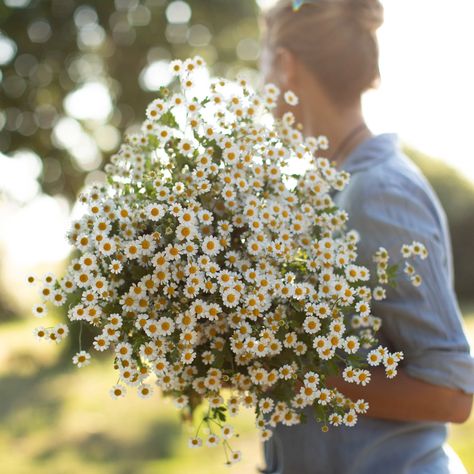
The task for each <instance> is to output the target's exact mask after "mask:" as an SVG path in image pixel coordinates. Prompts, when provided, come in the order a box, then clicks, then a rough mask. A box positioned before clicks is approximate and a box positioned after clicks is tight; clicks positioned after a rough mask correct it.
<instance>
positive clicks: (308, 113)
mask: <svg viewBox="0 0 474 474" xmlns="http://www.w3.org/2000/svg"><path fill="white" fill-rule="evenodd" d="M302 112H303V117H302V118H303V130H304V133H305V134H307V135H312V136H318V135H324V136H326V137H327V138H328V141H329V148H328V150H327V151H325V155H326V157H327V158H329V159H331V160H333V161H334V162H335V164H336V166H337V167H340V166H341V165H342V163H343V162H344V161H345V160H346V158H347V157H348V156H349V155H350V153H351V152H352V150H354V149H355V148H356V147H357V146H358V145H359V144H360V143H362V142H363V141H365V140H366V139H368V138H370V137H371V136H373V134H372V132H371V131H370V129H369V128H368V127H367V125H366V123H365V120H364V117H363V115H362V107H361V104H360V102H359V103H357V104H355V105H353V106H351V107H347V108H344V109H340V108H335V107H334V106H333V105H332V104H321V101H319V104H318V107H317V108H316V107H311V106H308V107H307V108H304V109H303V110H302Z"/></svg>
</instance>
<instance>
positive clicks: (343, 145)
mask: <svg viewBox="0 0 474 474" xmlns="http://www.w3.org/2000/svg"><path fill="white" fill-rule="evenodd" d="M365 127H366V125H365V122H362V123H360V124H359V125H357V126H356V127H354V128H353V129H352V130H351V131H350V132H349V133H348V134H347V135H346V136H345V137H344V139H343V140H342V141H341V143H340V144H339V146H338V147H337V148H336V151H335V152H334V153H333V154H332V156H331V158H330V161H334V160H335V159H336V158H337V157H338V155H340V153H341V152H342V151H344V149H345V148H346V146H347V144H348V143H349V142H350V141H351V140H352V139H353V138H354V137H355V136H356V135H357V134H358V133H359V132H361V131H362V130H363V129H364V128H365Z"/></svg>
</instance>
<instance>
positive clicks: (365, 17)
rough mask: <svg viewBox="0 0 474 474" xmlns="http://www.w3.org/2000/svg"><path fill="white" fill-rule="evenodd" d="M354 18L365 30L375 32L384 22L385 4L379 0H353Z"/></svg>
mask: <svg viewBox="0 0 474 474" xmlns="http://www.w3.org/2000/svg"><path fill="white" fill-rule="evenodd" d="M350 3H351V9H352V14H353V15H354V19H355V20H356V21H357V23H358V24H359V25H360V26H361V28H363V29H364V30H367V31H369V32H370V33H375V32H376V31H377V29H378V28H379V27H380V26H381V25H382V23H383V6H382V4H381V3H380V1H379V0H351V1H350Z"/></svg>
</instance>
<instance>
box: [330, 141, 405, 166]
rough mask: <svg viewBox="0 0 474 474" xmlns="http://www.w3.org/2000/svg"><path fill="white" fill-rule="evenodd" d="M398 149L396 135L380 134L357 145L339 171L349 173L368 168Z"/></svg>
mask: <svg viewBox="0 0 474 474" xmlns="http://www.w3.org/2000/svg"><path fill="white" fill-rule="evenodd" d="M399 148H400V141H399V138H398V134H396V133H381V134H380V135H374V136H372V137H369V138H367V139H366V140H364V141H363V142H361V143H359V144H358V145H357V146H356V147H355V148H354V149H353V150H352V151H351V152H350V153H349V155H348V156H347V157H346V159H345V160H344V161H343V162H342V164H341V166H340V167H339V168H338V169H339V170H345V171H348V172H349V173H351V174H352V173H355V172H357V171H360V170H363V169H365V168H369V167H370V166H373V165H375V164H376V163H380V162H381V161H384V160H386V159H388V158H390V156H392V155H393V153H394V152H395V151H397V150H398V149H399Z"/></svg>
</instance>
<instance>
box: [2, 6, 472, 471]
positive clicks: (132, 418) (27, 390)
mask: <svg viewBox="0 0 474 474" xmlns="http://www.w3.org/2000/svg"><path fill="white" fill-rule="evenodd" d="M271 3H272V0H258V1H255V0H239V1H236V0H187V1H181V0H173V1H168V0H109V1H103V0H102V1H99V0H95V1H93V0H89V1H85V0H36V1H35V0H1V1H0V466H1V469H0V470H1V472H2V473H5V474H18V473H28V474H42V473H45V474H46V473H47V474H59V473H67V474H75V473H79V472H81V473H87V474H95V473H100V474H105V473H114V474H128V473H139V474H145V473H154V474H177V473H180V474H181V473H188V472H192V473H193V474H201V473H206V474H214V473H216V474H217V473H220V472H223V471H224V468H225V466H223V461H224V455H223V452H222V451H221V450H219V449H218V450H212V449H209V448H203V449H202V450H200V451H194V450H193V451H191V450H188V448H187V446H186V443H187V434H188V432H187V431H186V429H184V428H181V427H180V425H179V420H178V415H177V412H176V410H175V409H174V407H172V406H171V405H170V404H169V403H168V402H166V401H163V400H160V399H159V397H158V396H155V397H154V398H152V399H151V400H141V399H138V398H137V397H136V396H135V395H134V394H129V395H128V396H127V397H126V398H125V399H122V400H118V401H112V400H111V399H110V398H109V395H108V389H109V387H110V386H111V385H112V384H113V383H115V373H114V371H113V369H112V367H111V361H110V359H108V358H107V357H102V358H99V359H97V358H96V359H95V360H94V363H93V364H92V365H91V366H89V367H88V368H87V369H82V370H77V369H75V368H74V367H73V366H72V363H71V359H70V357H71V354H72V353H74V352H75V350H76V349H77V348H76V346H75V344H76V339H77V338H74V337H71V338H69V339H68V343H63V344H62V345H60V346H52V345H43V344H39V343H36V342H35V340H34V338H33V336H32V330H33V328H34V327H36V326H38V325H39V324H40V322H39V320H38V319H36V318H34V317H33V316H32V314H31V309H30V308H31V305H32V304H33V303H34V302H36V301H37V294H36V292H35V291H34V290H32V289H31V288H29V287H27V285H26V284H25V276H26V275H27V274H28V273H30V272H33V273H36V274H40V275H41V274H42V273H44V272H47V271H55V272H57V273H59V274H60V273H61V271H62V269H63V268H64V266H65V264H66V261H67V256H68V251H69V247H68V245H67V243H66V241H65V237H64V234H65V231H66V229H67V227H68V222H69V219H70V216H71V213H72V212H73V210H74V200H75V196H76V195H77V193H78V191H79V190H80V189H81V187H82V186H84V184H89V183H92V182H100V181H102V180H103V179H104V174H103V172H102V171H101V170H102V169H103V165H104V164H105V163H106V162H107V160H108V159H109V158H110V156H111V154H113V153H114V151H115V150H116V149H117V147H118V145H119V144H120V141H121V137H122V135H123V133H124V132H128V131H132V130H133V129H134V128H136V127H137V125H138V124H139V123H140V122H141V121H142V120H143V119H144V111H145V107H146V105H147V104H148V103H149V102H151V100H153V99H154V98H155V95H154V93H155V91H156V90H157V89H158V88H159V87H160V86H162V85H166V84H168V83H169V82H170V80H171V78H170V76H169V73H168V69H167V66H168V63H169V61H170V60H171V59H173V58H186V57H188V56H190V55H194V54H200V55H201V56H203V57H204V58H205V60H206V61H207V63H208V65H209V66H210V68H211V70H212V72H213V73H214V74H218V75H224V76H227V77H235V75H236V74H237V73H241V74H244V75H245V76H246V77H247V78H248V79H249V80H250V81H251V82H252V83H254V84H257V83H258V81H259V77H258V72H257V70H256V67H257V60H258V57H259V52H260V51H259V32H258V22H257V17H258V13H259V9H260V8H261V7H265V6H268V5H270V4H271ZM384 6H385V12H386V21H385V24H384V26H383V27H382V28H381V29H380V31H379V39H380V49H381V72H382V84H381V87H380V88H379V89H378V90H376V91H371V92H369V93H367V95H366V97H365V98H364V108H365V111H366V114H367V117H368V121H369V125H370V126H371V128H372V129H373V130H374V132H383V131H396V132H398V133H399V134H400V137H401V138H402V140H403V143H404V146H405V149H406V152H407V153H408V154H409V155H410V156H411V157H412V158H413V159H414V160H415V162H416V163H418V165H419V166H420V167H421V168H422V170H423V171H424V172H425V174H426V175H427V177H428V178H429V180H430V181H431V183H432V185H433V186H434V188H435V190H436V192H437V194H438V196H439V197H440V199H441V201H442V203H443V205H444V208H445V209H446V212H447V214H448V218H449V223H450V229H451V234H452V242H453V252H454V263H455V271H456V279H455V281H456V291H457V294H458V297H459V302H460V305H461V308H462V312H463V315H464V322H465V327H466V331H467V332H468V334H469V337H470V338H471V341H472V340H473V338H474V288H473V281H474V265H473V263H474V245H473V235H474V148H473V146H472V139H471V137H472V131H471V126H472V118H471V114H472V111H473V110H474V91H473V87H472V84H474V65H473V63H472V61H470V60H468V58H469V57H471V56H472V45H474V30H473V29H472V28H471V22H472V18H473V17H474V4H473V3H472V1H471V0H449V1H448V0H397V1H394V0H391V1H390V0H386V1H385V2H384ZM468 127H469V128H468ZM61 317H62V315H61V314H57V313H53V314H52V315H49V316H48V319H49V321H48V325H52V324H54V323H55V322H57V321H60V320H61ZM41 323H42V322H41ZM238 428H239V431H240V433H241V436H240V438H239V439H238V440H237V442H235V443H234V445H235V446H236V447H238V448H239V449H242V450H243V452H244V461H243V463H242V464H240V465H238V466H236V467H235V468H234V472H236V473H252V472H255V467H256V466H260V467H261V466H262V462H261V451H260V445H259V443H258V442H257V437H256V430H255V429H254V427H253V425H252V416H251V415H250V414H249V413H247V414H246V415H245V416H244V417H243V418H242V419H241V420H240V421H239V424H238ZM450 444H451V446H452V447H453V448H454V449H455V450H456V451H457V453H458V454H459V455H460V456H461V458H462V459H463V461H464V463H465V465H466V467H467V468H468V470H469V472H472V473H474V449H473V448H474V417H471V419H470V420H469V421H468V422H467V423H466V424H464V425H462V426H458V425H453V426H451V427H450Z"/></svg>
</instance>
